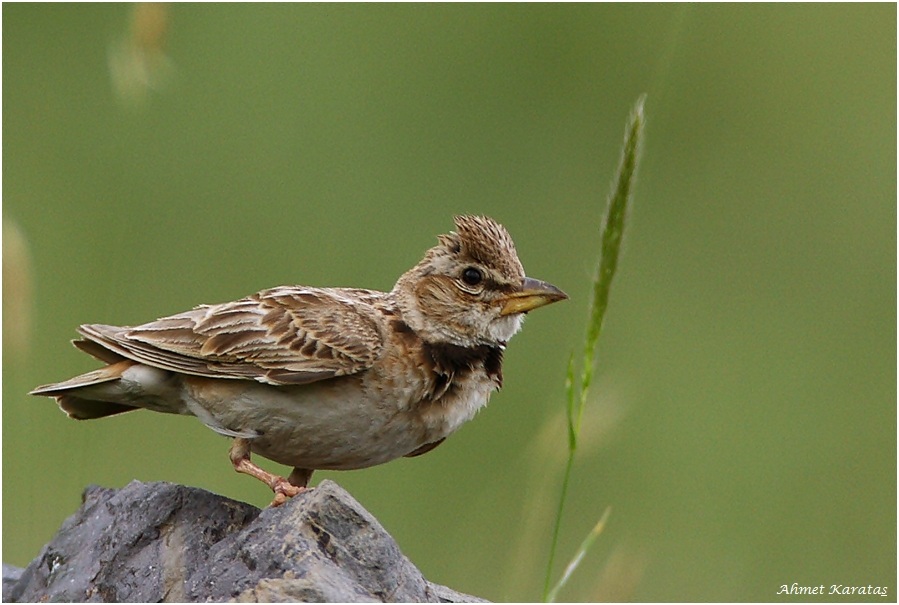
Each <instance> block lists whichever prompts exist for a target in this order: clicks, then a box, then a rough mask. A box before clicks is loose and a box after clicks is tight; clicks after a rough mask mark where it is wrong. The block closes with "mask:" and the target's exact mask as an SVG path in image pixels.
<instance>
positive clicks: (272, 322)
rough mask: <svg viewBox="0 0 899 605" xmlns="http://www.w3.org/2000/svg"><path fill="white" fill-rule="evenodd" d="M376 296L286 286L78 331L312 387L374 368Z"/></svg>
mask: <svg viewBox="0 0 899 605" xmlns="http://www.w3.org/2000/svg"><path fill="white" fill-rule="evenodd" d="M378 294H380V293H375V292H371V291H366V290H341V289H338V288H301V287H288V286H284V287H280V288H273V289H271V290H264V291H262V292H259V293H257V294H254V295H252V296H248V297H247V298H243V299H241V300H238V301H235V302H230V303H223V304H220V305H201V306H199V307H196V308H195V309H193V310H191V311H187V312H185V313H179V314H177V315H172V316H169V317H163V318H161V319H158V320H156V321H153V322H150V323H146V324H143V325H140V326H134V327H117V326H106V325H102V324H87V325H83V326H81V327H80V328H79V332H80V333H81V334H82V335H83V336H84V337H85V338H86V339H87V340H88V341H90V342H92V343H96V344H98V345H100V346H102V347H103V348H105V349H107V350H109V351H111V352H112V353H114V354H115V355H120V356H122V357H124V358H127V359H132V360H135V361H139V362H141V363H145V364H147V365H151V366H154V367H158V368H162V369H166V370H172V371H176V372H182V373H186V374H193V375H197V376H208V377H211V378H235V379H251V380H257V381H260V382H265V383H269V384H305V383H308V382H314V381H317V380H323V379H325V378H331V377H335V376H344V375H348V374H354V373H356V372H360V371H362V370H365V369H366V368H368V367H370V366H371V364H372V363H374V361H375V360H376V359H377V358H378V356H379V355H380V353H381V349H382V346H383V338H382V334H381V328H380V321H379V312H378V310H377V309H376V308H375V306H374V305H373V304H371V302H370V301H373V300H374V299H375V298H376V295H378Z"/></svg>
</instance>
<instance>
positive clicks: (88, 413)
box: [29, 361, 139, 420]
mask: <svg viewBox="0 0 899 605" xmlns="http://www.w3.org/2000/svg"><path fill="white" fill-rule="evenodd" d="M133 365H135V362H133V361H120V362H118V363H114V364H111V365H108V366H106V367H104V368H100V369H99V370H94V371H93V372H88V373H86V374H81V375H80V376H75V377H74V378H70V379H68V380H66V381H63V382H56V383H54V384H45V385H44V386H40V387H37V388H36V389H34V390H33V391H31V393H29V394H30V395H43V396H45V397H54V398H55V399H56V403H57V404H59V407H60V408H61V409H62V411H64V412H65V413H66V414H68V415H69V417H70V418H75V419H76V420H90V419H93V418H103V417H104V416H112V415H113V414H121V413H122V412H130V411H131V410H136V409H139V408H137V407H135V406H132V405H126V404H124V403H117V402H115V401H102V400H100V399H96V398H93V397H91V394H90V391H91V390H92V389H89V388H88V387H93V386H96V385H99V384H104V383H107V382H113V381H116V380H119V379H120V378H121V377H122V372H124V371H125V370H127V369H128V368H130V367H131V366H133Z"/></svg>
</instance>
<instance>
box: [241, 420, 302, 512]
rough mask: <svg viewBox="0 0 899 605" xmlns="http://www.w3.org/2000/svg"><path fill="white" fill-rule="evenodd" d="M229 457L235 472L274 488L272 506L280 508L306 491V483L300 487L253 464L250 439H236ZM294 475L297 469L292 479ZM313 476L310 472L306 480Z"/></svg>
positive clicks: (292, 474) (291, 475)
mask: <svg viewBox="0 0 899 605" xmlns="http://www.w3.org/2000/svg"><path fill="white" fill-rule="evenodd" d="M228 456H229V457H230V458H231V464H233V465H234V470H236V471H237V472H238V473H244V474H247V475H250V476H252V477H256V478H257V479H259V480H260V481H262V482H263V483H265V484H266V485H267V486H269V487H270V488H272V491H273V492H275V499H274V500H272V506H280V505H282V504H284V503H285V502H287V499H288V498H293V497H294V496H296V495H297V494H299V493H300V492H302V491H303V490H304V489H306V485H305V483H304V484H303V485H298V484H296V483H293V481H290V480H288V479H285V478H284V477H280V476H278V475H275V474H273V473H270V472H268V471H266V470H265V469H263V468H261V467H259V466H257V465H256V464H253V462H252V461H251V460H250V440H249V439H244V438H243V437H237V438H236V439H234V443H232V444H231V450H230V451H229V452H228ZM294 474H296V469H295V470H294V472H293V473H291V474H290V477H291V479H293V478H294ZM311 475H312V472H311V471H309V472H308V476H307V478H306V479H307V481H308V477H309V476H311Z"/></svg>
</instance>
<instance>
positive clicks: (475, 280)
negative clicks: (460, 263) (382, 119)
mask: <svg viewBox="0 0 899 605" xmlns="http://www.w3.org/2000/svg"><path fill="white" fill-rule="evenodd" d="M482 279H484V276H483V275H481V272H480V271H479V270H478V269H475V268H474V267H468V268H467V269H465V270H464V271H462V281H464V282H465V283H466V284H468V285H469V286H477V285H478V284H479V283H481V280H482Z"/></svg>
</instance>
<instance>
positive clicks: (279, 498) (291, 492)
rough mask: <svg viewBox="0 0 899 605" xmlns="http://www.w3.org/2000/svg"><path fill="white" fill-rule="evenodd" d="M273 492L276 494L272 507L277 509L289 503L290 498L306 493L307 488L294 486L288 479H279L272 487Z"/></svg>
mask: <svg viewBox="0 0 899 605" xmlns="http://www.w3.org/2000/svg"><path fill="white" fill-rule="evenodd" d="M272 491H273V492H275V499H274V500H272V504H271V506H272V507H275V506H281V505H282V504H284V503H285V502H287V499H288V498H293V497H294V496H296V495H297V494H299V493H301V492H304V491H306V488H305V487H298V486H296V485H293V484H292V483H290V482H289V481H288V480H287V479H284V478H283V477H279V478H278V481H276V482H275V483H274V485H272Z"/></svg>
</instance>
